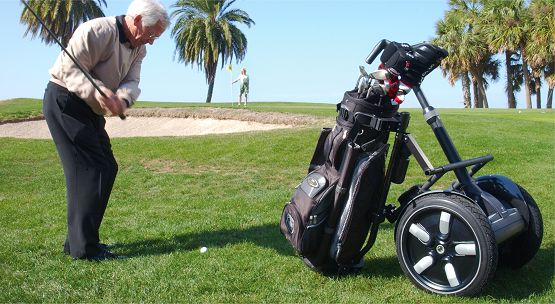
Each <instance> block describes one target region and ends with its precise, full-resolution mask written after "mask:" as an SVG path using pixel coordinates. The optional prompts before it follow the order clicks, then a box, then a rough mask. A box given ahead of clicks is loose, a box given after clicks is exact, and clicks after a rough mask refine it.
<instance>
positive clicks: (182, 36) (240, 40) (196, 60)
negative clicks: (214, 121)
mask: <svg viewBox="0 0 555 304" xmlns="http://www.w3.org/2000/svg"><path fill="white" fill-rule="evenodd" d="M234 2H235V0H231V1H229V0H179V1H178V2H177V3H176V4H175V5H173V7H174V8H176V10H175V11H174V12H173V13H172V18H173V17H177V21H176V22H175V25H174V27H173V29H172V32H171V35H172V37H173V38H174V39H175V44H176V46H175V53H177V55H178V58H179V61H180V62H184V63H185V65H187V64H189V63H191V64H196V65H197V67H198V68H199V69H200V70H204V73H205V76H206V82H207V83H208V94H207V96H206V102H207V103H209V102H210V101H211V100H212V91H213V90H214V80H215V79H216V69H217V67H218V61H219V58H221V67H223V66H224V64H225V63H226V62H229V63H231V62H232V61H233V57H235V59H236V62H237V63H238V62H240V61H241V60H243V58H244V57H245V54H246V52H247V38H246V37H245V35H244V34H243V33H242V32H241V30H239V28H237V26H236V24H245V25H246V26H248V27H249V28H250V26H251V25H253V24H254V21H253V20H252V19H251V18H250V17H249V15H248V14H247V13H246V12H245V11H242V10H240V9H231V8H230V7H231V5H232V4H233V3H234Z"/></svg>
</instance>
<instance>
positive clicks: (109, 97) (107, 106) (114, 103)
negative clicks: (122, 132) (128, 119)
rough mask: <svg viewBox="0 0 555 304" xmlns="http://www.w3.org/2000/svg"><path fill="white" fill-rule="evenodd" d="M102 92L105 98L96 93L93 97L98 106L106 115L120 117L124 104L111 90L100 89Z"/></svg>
mask: <svg viewBox="0 0 555 304" xmlns="http://www.w3.org/2000/svg"><path fill="white" fill-rule="evenodd" d="M102 92H103V93H104V95H105V96H103V95H102V94H100V92H98V91H96V92H95V94H94V96H95V98H96V100H98V103H100V106H101V107H102V109H103V110H104V112H105V113H106V114H107V115H118V116H122V115H123V112H124V111H125V108H126V107H125V102H124V101H123V100H122V99H121V98H119V97H118V96H117V95H116V94H114V92H112V90H110V89H108V88H104V87H103V88H102Z"/></svg>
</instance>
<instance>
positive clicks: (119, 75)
mask: <svg viewBox="0 0 555 304" xmlns="http://www.w3.org/2000/svg"><path fill="white" fill-rule="evenodd" d="M122 18H123V16H119V17H101V18H96V19H92V20H89V21H87V22H85V23H83V24H81V25H80V26H79V27H78V28H77V29H76V30H75V32H74V33H73V36H72V37H71V39H70V40H69V43H68V46H67V50H68V51H69V52H70V53H71V54H72V55H73V56H74V57H75V58H76V59H77V60H78V61H79V63H80V64H81V66H83V67H84V68H85V69H86V70H87V71H89V73H90V74H91V76H92V77H93V78H94V79H95V81H96V83H97V84H98V85H99V86H100V87H106V88H109V89H110V90H112V91H113V92H114V93H116V95H117V96H118V97H120V98H122V99H124V100H126V101H127V102H128V103H129V105H130V106H131V105H133V103H134V102H135V101H136V100H137V98H138V97H139V94H140V93H141V90H140V89H139V81H140V73H141V63H142V61H143V58H144V57H145V56H146V47H145V46H144V45H142V46H140V47H137V48H132V47H131V45H130V44H129V41H128V40H127V38H126V37H125V34H124V32H123V27H122V21H121V20H122ZM49 73H50V75H51V79H50V81H52V82H54V83H57V84H59V85H61V86H63V87H65V88H67V89H68V90H69V91H70V92H73V93H74V94H76V95H77V96H79V97H80V98H81V99H83V100H85V102H87V104H88V105H89V106H90V107H91V108H92V110H93V111H94V112H95V113H96V114H99V115H104V114H105V113H104V111H103V110H102V108H101V107H100V104H99V103H98V101H97V100H96V99H95V98H94V93H95V88H94V86H93V85H92V84H91V83H90V81H89V80H88V79H87V78H86V77H85V75H84V74H83V73H82V72H81V71H80V70H79V68H78V67H77V65H76V64H75V63H73V61H72V60H71V58H69V56H68V55H67V54H66V53H65V52H61V53H60V55H59V56H58V58H57V59H56V62H55V63H54V66H53V67H52V68H51V69H50V70H49Z"/></svg>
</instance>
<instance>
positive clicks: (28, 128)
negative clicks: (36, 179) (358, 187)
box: [0, 116, 292, 139]
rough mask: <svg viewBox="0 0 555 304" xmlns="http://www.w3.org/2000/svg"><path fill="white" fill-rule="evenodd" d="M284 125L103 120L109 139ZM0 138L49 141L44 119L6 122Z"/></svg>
mask: <svg viewBox="0 0 555 304" xmlns="http://www.w3.org/2000/svg"><path fill="white" fill-rule="evenodd" d="M291 127H292V125H287V124H266V123H260V122H255V121H241V120H232V119H226V120H220V119H212V118H202V119H199V118H172V117H133V116H130V117H128V118H127V119H126V120H120V119H119V118H116V117H109V118H106V131H107V132H108V134H109V135H110V137H152V136H193V135H206V134H222V133H236V132H248V131H263V130H272V129H278V128H291ZM0 137H15V138H34V139H48V138H51V136H50V132H49V131H48V126H47V125H46V121H44V120H36V121H24V122H17V123H6V124H1V125H0Z"/></svg>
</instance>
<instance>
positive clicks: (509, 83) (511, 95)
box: [505, 51, 516, 109]
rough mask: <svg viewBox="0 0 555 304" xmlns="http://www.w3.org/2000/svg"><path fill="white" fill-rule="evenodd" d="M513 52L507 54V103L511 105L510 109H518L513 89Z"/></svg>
mask: <svg viewBox="0 0 555 304" xmlns="http://www.w3.org/2000/svg"><path fill="white" fill-rule="evenodd" d="M511 55H512V54H511V52H509V51H506V52H505V67H506V68H507V101H508V104H509V109H514V108H516V100H515V92H514V89H513V79H512V78H513V77H512V75H513V73H512V66H511Z"/></svg>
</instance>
